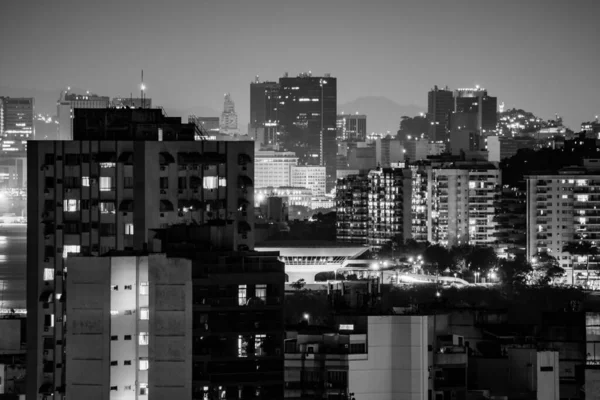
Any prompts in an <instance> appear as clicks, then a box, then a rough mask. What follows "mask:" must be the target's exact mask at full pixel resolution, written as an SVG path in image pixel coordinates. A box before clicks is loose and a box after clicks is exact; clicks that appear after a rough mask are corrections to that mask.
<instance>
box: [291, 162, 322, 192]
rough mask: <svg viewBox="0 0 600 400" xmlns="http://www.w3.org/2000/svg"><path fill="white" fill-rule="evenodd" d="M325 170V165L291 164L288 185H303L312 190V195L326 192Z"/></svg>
mask: <svg viewBox="0 0 600 400" xmlns="http://www.w3.org/2000/svg"><path fill="white" fill-rule="evenodd" d="M326 183H327V171H326V168H325V167H318V166H310V165H302V166H301V165H295V166H291V170H290V186H293V187H305V188H307V189H310V190H311V191H312V194H313V196H321V195H324V194H325V193H326V187H327V186H326Z"/></svg>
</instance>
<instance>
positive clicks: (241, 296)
mask: <svg viewBox="0 0 600 400" xmlns="http://www.w3.org/2000/svg"><path fill="white" fill-rule="evenodd" d="M246 296H247V287H246V285H239V286H238V305H240V306H245V305H246Z"/></svg>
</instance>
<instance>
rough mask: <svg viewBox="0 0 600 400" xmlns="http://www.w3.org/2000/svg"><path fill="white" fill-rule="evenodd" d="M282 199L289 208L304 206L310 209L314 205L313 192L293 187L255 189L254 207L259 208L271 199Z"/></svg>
mask: <svg viewBox="0 0 600 400" xmlns="http://www.w3.org/2000/svg"><path fill="white" fill-rule="evenodd" d="M273 196H274V197H281V198H282V199H283V201H284V203H285V204H287V205H288V207H289V206H303V207H309V208H310V206H311V204H312V199H313V198H314V196H313V194H312V190H310V189H307V188H305V187H292V186H280V187H272V186H268V187H262V188H259V187H257V188H256V189H254V202H255V203H254V205H255V207H258V206H259V205H260V204H261V203H263V202H265V201H266V199H267V198H269V197H273Z"/></svg>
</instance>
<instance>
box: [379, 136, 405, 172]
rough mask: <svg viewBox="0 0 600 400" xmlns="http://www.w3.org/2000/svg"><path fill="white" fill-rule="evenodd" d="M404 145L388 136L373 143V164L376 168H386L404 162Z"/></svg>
mask: <svg viewBox="0 0 600 400" xmlns="http://www.w3.org/2000/svg"><path fill="white" fill-rule="evenodd" d="M404 157H405V152H404V145H403V144H402V142H401V141H400V140H399V139H395V138H392V137H390V136H387V137H384V138H381V139H377V140H376V141H375V162H376V163H377V166H380V167H383V168H387V167H391V166H393V165H392V164H398V163H402V162H404Z"/></svg>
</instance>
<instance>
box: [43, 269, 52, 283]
mask: <svg viewBox="0 0 600 400" xmlns="http://www.w3.org/2000/svg"><path fill="white" fill-rule="evenodd" d="M44 280H45V281H53V280H54V268H44Z"/></svg>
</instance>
